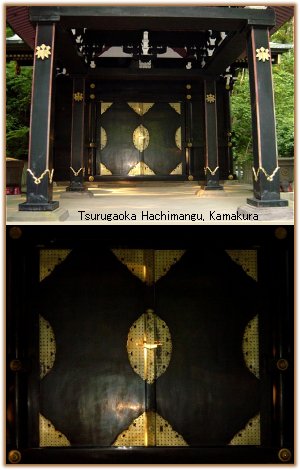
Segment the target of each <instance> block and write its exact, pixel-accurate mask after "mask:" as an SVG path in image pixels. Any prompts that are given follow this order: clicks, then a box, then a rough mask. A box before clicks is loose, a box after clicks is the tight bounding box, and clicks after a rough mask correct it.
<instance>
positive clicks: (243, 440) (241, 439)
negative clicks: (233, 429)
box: [229, 413, 260, 446]
mask: <svg viewBox="0 0 300 470" xmlns="http://www.w3.org/2000/svg"><path fill="white" fill-rule="evenodd" d="M229 445H230V446H242V445H243V446H257V445H260V414H259V413H258V414H257V415H256V416H254V417H253V418H251V419H250V420H249V421H248V423H247V424H246V426H245V427H244V428H243V429H241V430H240V431H239V432H238V433H236V435H235V436H234V437H233V438H232V439H231V441H230V443H229Z"/></svg>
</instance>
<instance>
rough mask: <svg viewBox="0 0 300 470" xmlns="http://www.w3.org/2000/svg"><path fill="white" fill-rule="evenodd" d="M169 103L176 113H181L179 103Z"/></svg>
mask: <svg viewBox="0 0 300 470" xmlns="http://www.w3.org/2000/svg"><path fill="white" fill-rule="evenodd" d="M169 105H170V106H171V108H173V109H174V110H175V111H176V113H178V114H181V103H169Z"/></svg>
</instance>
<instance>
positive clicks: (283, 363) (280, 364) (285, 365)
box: [276, 358, 289, 370]
mask: <svg viewBox="0 0 300 470" xmlns="http://www.w3.org/2000/svg"><path fill="white" fill-rule="evenodd" d="M276 365H277V369H279V370H286V369H287V368H288V366H289V363H288V361H287V360H286V359H283V358H281V359H278V361H277V363H276Z"/></svg>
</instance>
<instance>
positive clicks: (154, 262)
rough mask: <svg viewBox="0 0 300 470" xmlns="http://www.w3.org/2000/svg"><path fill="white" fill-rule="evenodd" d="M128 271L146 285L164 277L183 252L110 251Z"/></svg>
mask: <svg viewBox="0 0 300 470" xmlns="http://www.w3.org/2000/svg"><path fill="white" fill-rule="evenodd" d="M112 252H113V253H114V255H115V256H116V257H117V258H118V260H119V261H121V263H123V264H125V266H127V268H128V269H129V271H131V272H132V274H134V275H135V276H137V277H138V278H139V279H140V280H141V281H143V282H145V283H146V284H148V285H151V284H152V283H153V282H157V281H158V280H159V279H160V278H161V277H162V276H165V275H166V274H167V272H168V271H169V269H170V268H171V267H172V266H173V265H174V264H176V263H177V261H179V260H180V258H181V257H182V256H183V254H184V253H185V250H132V249H131V250H129V249H115V250H112Z"/></svg>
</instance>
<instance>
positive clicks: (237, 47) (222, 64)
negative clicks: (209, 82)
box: [203, 28, 247, 76]
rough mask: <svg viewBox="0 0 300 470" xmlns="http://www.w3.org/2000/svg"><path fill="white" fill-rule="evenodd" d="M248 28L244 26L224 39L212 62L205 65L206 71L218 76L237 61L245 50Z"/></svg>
mask: <svg viewBox="0 0 300 470" xmlns="http://www.w3.org/2000/svg"><path fill="white" fill-rule="evenodd" d="M246 34H247V29H246V28H244V29H243V30H242V31H239V32H237V33H235V34H233V36H231V37H229V38H227V39H225V40H224V42H223V43H222V44H221V45H220V46H219V47H218V49H217V50H216V52H215V54H214V55H213V56H212V57H211V60H210V62H209V63H208V64H207V65H206V66H205V67H204V69H203V71H204V73H206V74H208V75H211V76H217V75H220V74H221V73H223V72H224V71H225V70H226V68H227V67H229V66H230V65H231V64H232V63H233V62H235V61H236V60H237V59H238V57H240V55H241V54H242V53H243V52H244V51H245V47H246Z"/></svg>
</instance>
